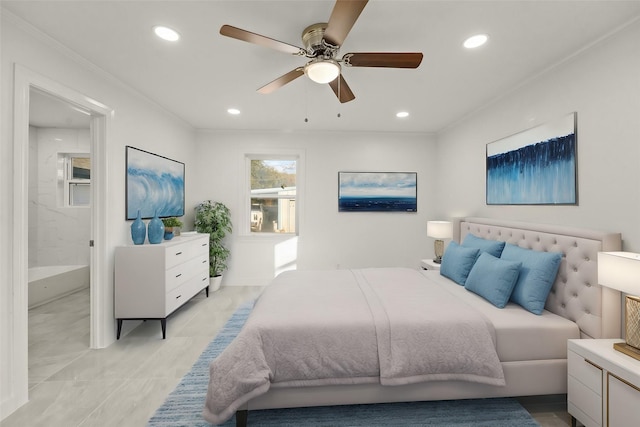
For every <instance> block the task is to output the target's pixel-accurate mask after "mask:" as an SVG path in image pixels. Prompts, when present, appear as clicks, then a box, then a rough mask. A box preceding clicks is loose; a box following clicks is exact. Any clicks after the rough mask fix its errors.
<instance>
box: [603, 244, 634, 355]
mask: <svg viewBox="0 0 640 427" xmlns="http://www.w3.org/2000/svg"><path fill="white" fill-rule="evenodd" d="M598 283H600V285H602V286H606V287H607V288H611V289H615V290H618V291H620V292H624V293H625V294H627V295H626V296H625V321H624V324H625V326H624V328H625V342H623V343H622V342H621V343H615V344H614V345H613V347H614V349H616V350H618V351H620V352H622V353H624V354H626V355H628V356H631V357H633V358H635V359H638V360H640V298H638V296H637V295H640V254H635V253H631V252H598Z"/></svg>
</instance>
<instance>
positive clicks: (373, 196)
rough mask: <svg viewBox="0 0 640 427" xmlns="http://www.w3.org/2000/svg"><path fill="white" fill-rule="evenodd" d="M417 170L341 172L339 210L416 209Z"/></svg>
mask: <svg viewBox="0 0 640 427" xmlns="http://www.w3.org/2000/svg"><path fill="white" fill-rule="evenodd" d="M417 183H418V174H417V173H416V172H338V211H339V212H417V211H418V204H417V197H418V192H417Z"/></svg>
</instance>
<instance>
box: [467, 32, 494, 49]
mask: <svg viewBox="0 0 640 427" xmlns="http://www.w3.org/2000/svg"><path fill="white" fill-rule="evenodd" d="M487 40H489V36H488V35H486V34H476V35H475V36H471V37H469V38H468V39H466V40H465V41H464V43H463V46H464V47H466V48H467V49H475V48H477V47H480V46H482V45H483V44H485V43H486V42H487Z"/></svg>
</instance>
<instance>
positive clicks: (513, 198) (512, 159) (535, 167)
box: [487, 113, 577, 205]
mask: <svg viewBox="0 0 640 427" xmlns="http://www.w3.org/2000/svg"><path fill="white" fill-rule="evenodd" d="M549 135H553V136H549ZM576 176H577V174H576V132H575V113H572V114H570V115H568V116H566V117H564V118H563V119H562V120H560V121H557V122H553V123H549V124H546V125H542V126H539V127H537V128H533V129H529V130H528V131H525V132H522V133H520V134H516V135H513V136H511V137H509V138H505V139H503V140H500V141H496V142H494V143H491V144H488V145H487V204H488V205H571V204H577V185H576Z"/></svg>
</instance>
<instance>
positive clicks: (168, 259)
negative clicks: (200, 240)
mask: <svg viewBox="0 0 640 427" xmlns="http://www.w3.org/2000/svg"><path fill="white" fill-rule="evenodd" d="M192 251H193V244H189V243H182V244H180V245H172V246H168V247H167V248H166V250H165V267H166V268H167V269H169V268H172V267H175V266H176V265H178V264H181V263H183V262H185V261H187V260H188V259H189V258H192V257H193V255H195V254H192Z"/></svg>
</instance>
